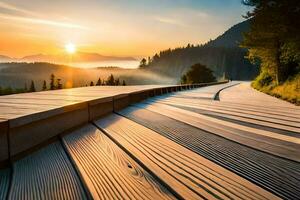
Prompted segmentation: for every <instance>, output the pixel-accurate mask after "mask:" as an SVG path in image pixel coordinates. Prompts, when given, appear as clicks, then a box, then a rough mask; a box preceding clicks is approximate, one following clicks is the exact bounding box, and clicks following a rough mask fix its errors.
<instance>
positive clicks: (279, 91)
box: [252, 73, 300, 106]
mask: <svg viewBox="0 0 300 200" xmlns="http://www.w3.org/2000/svg"><path fill="white" fill-rule="evenodd" d="M252 87H253V88H255V89H257V90H259V91H261V92H264V93H266V94H269V95H272V96H274V97H277V98H280V99H283V100H285V101H288V102H291V103H293V104H296V105H298V106H300V74H298V75H296V76H294V77H292V78H290V79H288V80H287V81H285V82H284V83H282V84H280V85H276V84H275V83H274V81H272V79H270V77H269V76H268V75H267V74H264V73H262V74H261V75H259V76H258V77H257V78H256V79H255V80H254V81H253V82H252Z"/></svg>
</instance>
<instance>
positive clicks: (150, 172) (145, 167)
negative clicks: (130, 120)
mask: <svg viewBox="0 0 300 200" xmlns="http://www.w3.org/2000/svg"><path fill="white" fill-rule="evenodd" d="M114 113H115V112H114ZM115 114H117V113H115ZM92 124H93V125H94V126H95V127H97V128H98V129H99V130H100V131H101V132H103V133H104V134H105V135H106V136H107V137H108V138H109V139H111V140H112V141H113V142H114V143H115V144H116V145H117V146H118V147H120V148H121V149H122V150H123V151H124V152H125V153H126V154H127V155H128V156H129V157H131V158H132V159H133V160H134V161H135V162H137V163H138V164H139V165H140V166H141V167H142V168H143V169H144V170H145V171H147V172H148V173H149V174H150V175H151V176H153V178H154V179H155V180H156V181H157V182H158V183H160V184H161V185H162V186H164V187H165V188H166V189H168V190H169V191H170V192H171V193H172V194H173V195H174V196H175V197H176V198H177V199H180V200H184V198H183V197H182V196H181V195H179V194H178V193H177V192H176V191H175V190H174V189H173V188H172V187H170V186H169V185H168V184H167V183H166V182H165V181H163V180H162V179H160V178H159V177H158V176H157V175H156V174H155V173H154V172H152V171H151V170H150V169H149V168H148V167H147V166H146V165H144V164H143V163H142V162H141V161H140V160H139V159H137V158H136V157H135V156H134V155H133V154H132V153H131V152H130V151H128V150H127V149H126V148H125V147H123V146H122V145H121V144H120V143H119V142H118V141H117V140H116V139H114V138H113V137H112V136H110V135H109V134H108V133H107V132H106V131H105V130H104V129H102V128H101V127H99V126H98V125H97V124H96V123H95V122H92Z"/></svg>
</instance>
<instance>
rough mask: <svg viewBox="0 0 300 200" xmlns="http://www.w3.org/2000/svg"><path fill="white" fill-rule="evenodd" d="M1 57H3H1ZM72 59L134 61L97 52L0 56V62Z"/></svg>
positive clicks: (79, 61)
mask: <svg viewBox="0 0 300 200" xmlns="http://www.w3.org/2000/svg"><path fill="white" fill-rule="evenodd" d="M2 57H3V58H2ZM70 60H72V62H74V63H87V62H103V61H135V58H133V57H116V56H103V55H100V54H98V53H85V52H77V53H76V54H74V55H72V56H70V55H69V54H58V55H45V54H36V55H29V56H25V57H23V58H18V59H14V58H9V57H7V56H0V62H49V63H68V62H70Z"/></svg>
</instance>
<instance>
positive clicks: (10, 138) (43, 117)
mask: <svg viewBox="0 0 300 200" xmlns="http://www.w3.org/2000/svg"><path fill="white" fill-rule="evenodd" d="M222 83H225V82H222ZM214 84H220V83H211V84H193V85H191V84H187V85H176V86H167V87H153V88H150V89H142V87H141V90H140V91H134V92H126V91H125V92H124V93H122V91H121V92H120V93H119V94H115V95H111V96H109V97H99V98H95V99H92V100H87V101H83V102H80V103H74V104H72V105H68V106H63V107H60V108H55V109H49V110H46V111H44V112H36V113H33V114H29V115H25V116H21V117H16V118H12V119H9V120H2V121H1V120H0V167H1V165H4V164H1V163H7V162H8V160H9V159H11V160H15V159H19V158H21V157H23V156H26V155H27V153H26V152H31V149H36V148H37V147H38V146H40V145H41V144H43V143H45V144H47V141H50V140H53V139H55V138H57V137H58V136H59V135H60V134H63V133H65V132H68V131H69V130H72V129H74V128H76V127H78V126H81V125H83V124H87V123H88V122H90V121H93V120H96V119H98V118H101V117H103V116H105V115H108V114H110V113H112V112H114V111H119V110H121V109H123V108H125V107H127V106H128V105H130V104H134V103H137V102H140V101H143V100H145V99H147V98H149V97H153V96H157V95H162V94H166V93H171V92H176V91H182V90H188V89H193V88H198V87H203V86H205V85H214ZM49 95H50V94H49ZM50 96H51V95H50ZM54 96H55V94H54ZM95 96H97V95H95ZM8 143H9V144H8Z"/></svg>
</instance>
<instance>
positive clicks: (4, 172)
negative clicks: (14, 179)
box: [0, 169, 10, 199]
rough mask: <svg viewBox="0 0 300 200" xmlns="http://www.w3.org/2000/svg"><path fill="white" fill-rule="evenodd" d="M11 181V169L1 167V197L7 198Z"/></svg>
mask: <svg viewBox="0 0 300 200" xmlns="http://www.w3.org/2000/svg"><path fill="white" fill-rule="evenodd" d="M9 183H10V170H9V169H0V199H6V196H7V193H8V188H9Z"/></svg>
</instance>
